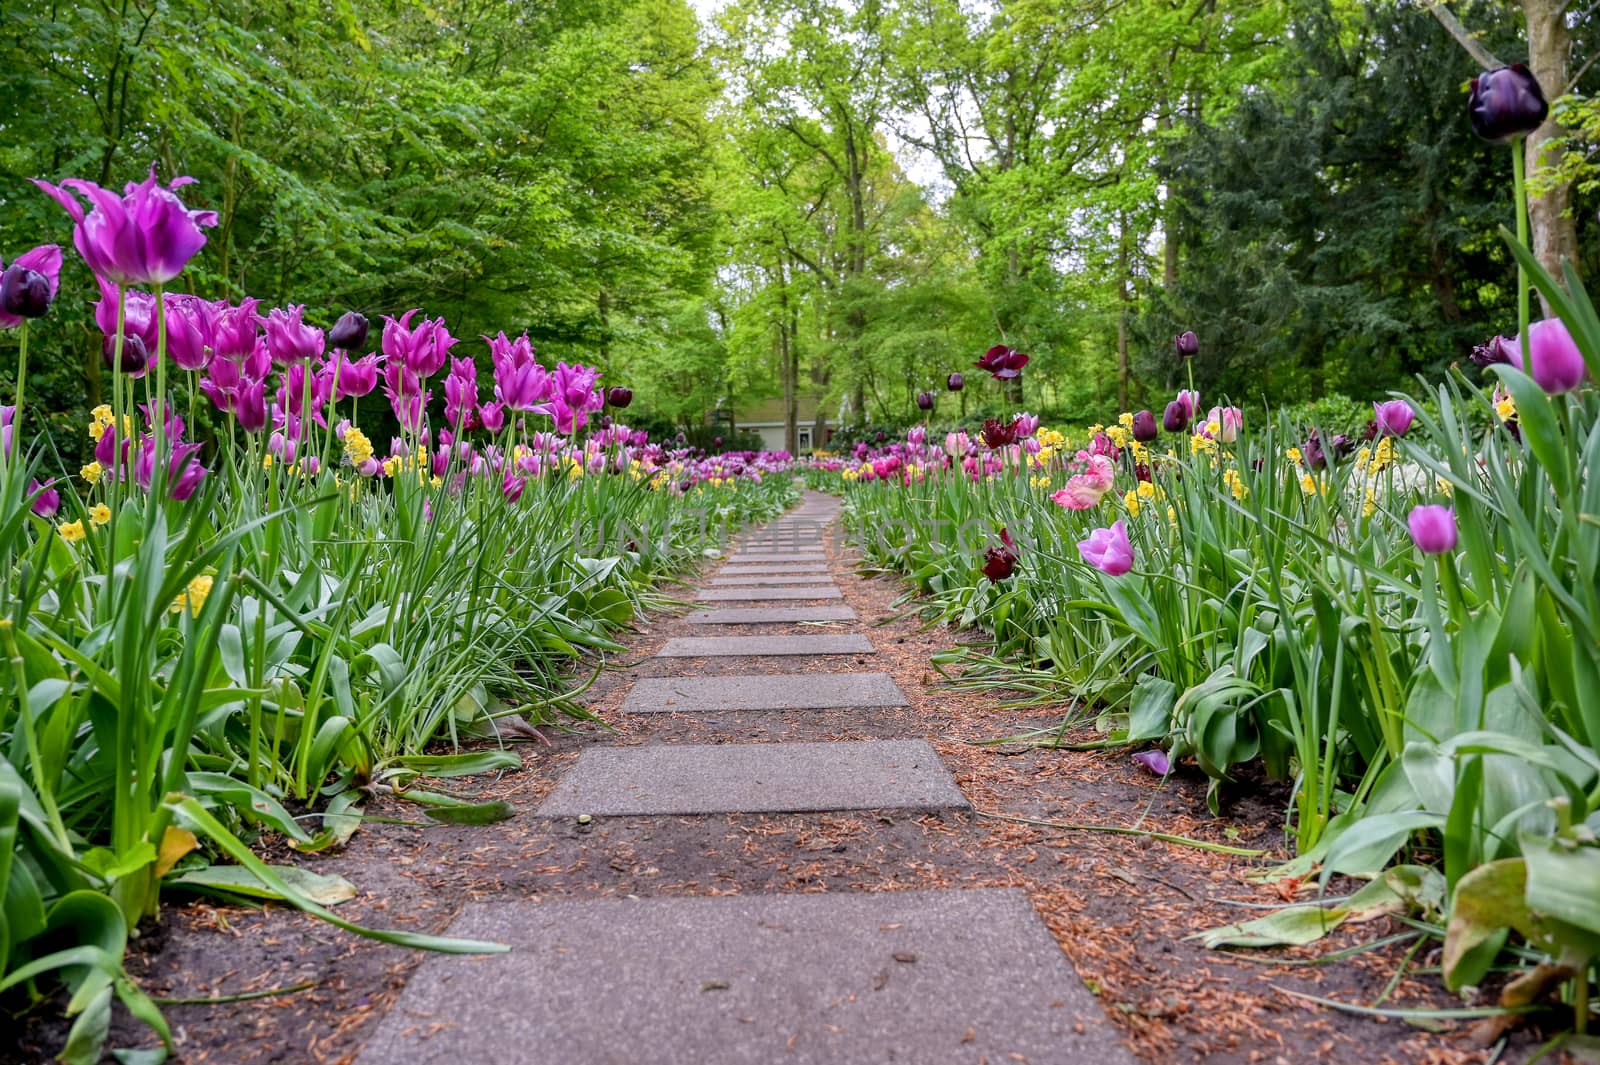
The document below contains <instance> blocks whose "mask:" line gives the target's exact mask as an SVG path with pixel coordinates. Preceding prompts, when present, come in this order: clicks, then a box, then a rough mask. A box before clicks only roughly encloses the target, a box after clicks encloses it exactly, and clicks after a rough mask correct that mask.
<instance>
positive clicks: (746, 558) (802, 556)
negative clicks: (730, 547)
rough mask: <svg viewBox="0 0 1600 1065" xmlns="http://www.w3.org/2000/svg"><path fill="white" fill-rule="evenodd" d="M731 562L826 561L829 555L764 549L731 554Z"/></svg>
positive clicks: (729, 559)
mask: <svg viewBox="0 0 1600 1065" xmlns="http://www.w3.org/2000/svg"><path fill="white" fill-rule="evenodd" d="M728 561H729V562H740V563H743V562H749V563H751V564H758V563H759V564H761V565H765V564H767V563H769V562H826V561H828V556H827V555H824V554H822V553H821V552H818V551H810V552H804V551H762V552H744V551H741V552H739V553H738V554H737V555H729V556H728Z"/></svg>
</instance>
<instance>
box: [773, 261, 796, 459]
mask: <svg viewBox="0 0 1600 1065" xmlns="http://www.w3.org/2000/svg"><path fill="white" fill-rule="evenodd" d="M794 344H795V337H794V335H793V334H792V333H790V331H789V284H788V274H787V271H786V270H785V269H784V268H783V266H782V265H779V267H778V376H779V377H780V378H781V379H782V381H783V446H784V450H786V451H788V452H789V454H791V455H793V454H795V453H796V452H798V451H799V450H800V418H799V415H800V410H799V402H798V397H797V393H798V392H799V383H800V382H799V380H798V374H797V373H796V369H797V364H796V362H795V360H794Z"/></svg>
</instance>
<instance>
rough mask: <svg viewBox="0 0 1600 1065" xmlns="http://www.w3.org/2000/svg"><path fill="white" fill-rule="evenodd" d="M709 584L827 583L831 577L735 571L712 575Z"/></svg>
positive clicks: (817, 574) (770, 584)
mask: <svg viewBox="0 0 1600 1065" xmlns="http://www.w3.org/2000/svg"><path fill="white" fill-rule="evenodd" d="M711 584H712V585H713V586H716V587H721V586H724V585H729V584H759V585H765V586H767V587H769V588H770V587H773V586H775V585H783V584H827V585H830V586H831V585H832V584H833V581H832V579H831V578H830V577H829V576H828V575H827V574H826V573H775V574H766V573H735V574H733V575H732V576H730V577H722V576H718V577H713V578H711Z"/></svg>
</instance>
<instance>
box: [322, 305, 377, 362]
mask: <svg viewBox="0 0 1600 1065" xmlns="http://www.w3.org/2000/svg"><path fill="white" fill-rule="evenodd" d="M370 327H371V323H370V322H368V321H367V316H366V315H364V314H362V313H361V312H359V311H345V312H344V313H343V314H341V315H340V316H339V320H338V321H337V322H334V323H333V328H332V329H330V330H328V344H329V345H330V346H332V347H335V348H338V349H339V350H341V351H348V352H356V353H359V352H360V351H361V349H362V348H364V347H366V346H367V330H368V329H369V328H370Z"/></svg>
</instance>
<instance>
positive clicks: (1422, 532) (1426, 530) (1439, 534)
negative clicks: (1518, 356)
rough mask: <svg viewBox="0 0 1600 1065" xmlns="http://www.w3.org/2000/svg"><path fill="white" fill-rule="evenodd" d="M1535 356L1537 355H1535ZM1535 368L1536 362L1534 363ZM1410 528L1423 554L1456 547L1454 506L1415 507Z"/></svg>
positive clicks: (1432, 553) (1448, 550)
mask: <svg viewBox="0 0 1600 1065" xmlns="http://www.w3.org/2000/svg"><path fill="white" fill-rule="evenodd" d="M1536 357H1537V356H1536ZM1535 367H1536V368H1537V363H1535ZM1406 525H1407V526H1409V527H1410V529H1411V539H1412V541H1413V542H1414V543H1415V544H1416V545H1417V548H1418V550H1420V551H1421V552H1422V553H1423V554H1425V555H1442V554H1445V553H1447V552H1450V551H1454V550H1455V548H1456V539H1457V533H1456V512H1455V508H1454V507H1445V506H1438V505H1434V506H1425V507H1416V508H1415V509H1413V510H1412V511H1411V513H1410V515H1409V516H1407V518H1406Z"/></svg>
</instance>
